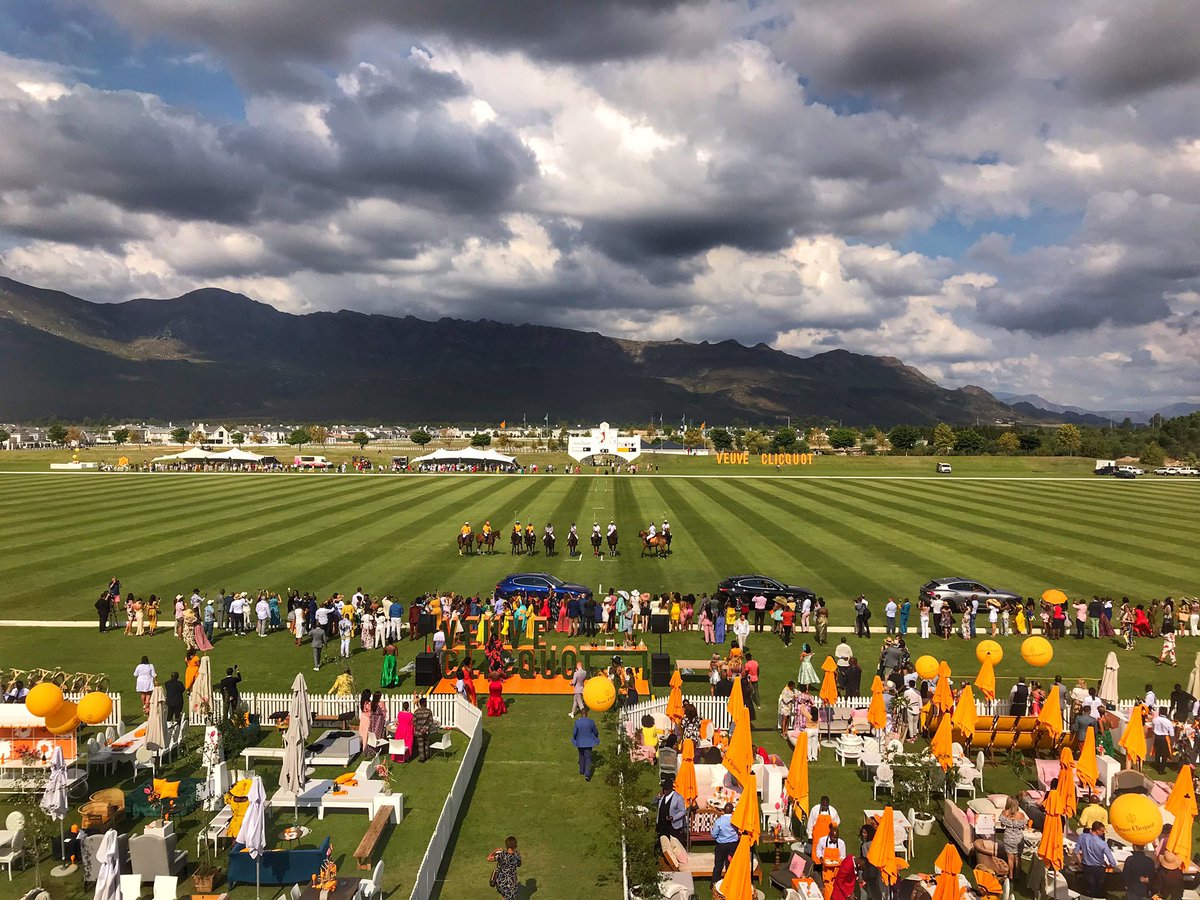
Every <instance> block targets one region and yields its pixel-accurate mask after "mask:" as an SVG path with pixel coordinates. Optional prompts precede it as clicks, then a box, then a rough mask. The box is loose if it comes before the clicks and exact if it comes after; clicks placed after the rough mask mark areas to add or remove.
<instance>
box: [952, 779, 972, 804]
mask: <svg viewBox="0 0 1200 900" xmlns="http://www.w3.org/2000/svg"><path fill="white" fill-rule="evenodd" d="M964 775H965V777H964ZM959 794H970V795H971V799H972V800H974V799H975V773H973V772H966V773H964V774H963V775H959V777H958V778H956V779H955V780H954V797H955V799H957V798H958V795H959Z"/></svg>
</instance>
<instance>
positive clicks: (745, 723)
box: [721, 707, 754, 787]
mask: <svg viewBox="0 0 1200 900" xmlns="http://www.w3.org/2000/svg"><path fill="white" fill-rule="evenodd" d="M721 764H722V765H723V766H725V768H726V769H727V770H728V771H729V774H730V775H732V776H733V777H734V778H736V779H737V781H738V784H740V785H742V787H745V786H746V781H747V779H749V778H752V777H753V776H752V775H751V774H750V767H751V766H752V765H754V746H753V743H752V738H751V734H750V712H749V710H747V709H746V708H745V707H742V712H741V715H740V716H739V717H738V718H737V719H736V720H735V721H734V723H733V735H732V736H731V737H730V739H729V746H728V747H726V748H725V757H724V758H723V759H722V760H721Z"/></svg>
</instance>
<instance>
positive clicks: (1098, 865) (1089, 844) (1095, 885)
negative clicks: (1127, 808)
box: [1075, 822, 1117, 898]
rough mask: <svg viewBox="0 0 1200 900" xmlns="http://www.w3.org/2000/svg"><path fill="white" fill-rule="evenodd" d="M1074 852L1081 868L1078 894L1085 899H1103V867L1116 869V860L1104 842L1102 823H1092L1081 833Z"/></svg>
mask: <svg viewBox="0 0 1200 900" xmlns="http://www.w3.org/2000/svg"><path fill="white" fill-rule="evenodd" d="M1075 850H1076V852H1077V853H1078V854H1079V862H1080V864H1081V865H1082V866H1083V877H1082V883H1081V885H1080V886H1081V887H1082V890H1081V891H1080V893H1081V894H1083V895H1084V896H1086V897H1101V898H1102V897H1104V876H1105V866H1111V867H1112V868H1114V869H1115V868H1116V867H1117V858H1116V857H1115V856H1113V852H1112V850H1110V849H1109V846H1108V842H1107V841H1105V840H1104V823H1103V822H1093V823H1092V827H1091V828H1089V829H1088V830H1087V831H1084V832H1082V833H1081V834H1080V835H1079V840H1078V842H1077V843H1076V844H1075Z"/></svg>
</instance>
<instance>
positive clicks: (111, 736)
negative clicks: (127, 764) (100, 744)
mask: <svg viewBox="0 0 1200 900" xmlns="http://www.w3.org/2000/svg"><path fill="white" fill-rule="evenodd" d="M116 739H117V729H115V728H113V727H112V726H111V725H109V726H108V727H107V728H105V729H104V743H106V744H111V743H112V742H113V741H115V740H116Z"/></svg>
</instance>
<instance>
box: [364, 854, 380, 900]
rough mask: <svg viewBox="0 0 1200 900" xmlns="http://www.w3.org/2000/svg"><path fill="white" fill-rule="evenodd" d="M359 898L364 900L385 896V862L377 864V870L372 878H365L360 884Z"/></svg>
mask: <svg viewBox="0 0 1200 900" xmlns="http://www.w3.org/2000/svg"><path fill="white" fill-rule="evenodd" d="M358 896H359V897H361V898H363V900H368V898H370V897H376V896H379V897H382V896H383V860H382V859H381V860H380V861H379V862H377V863H375V870H374V871H373V872H372V873H371V877H370V878H364V879H362V880H361V881H359V883H358Z"/></svg>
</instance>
